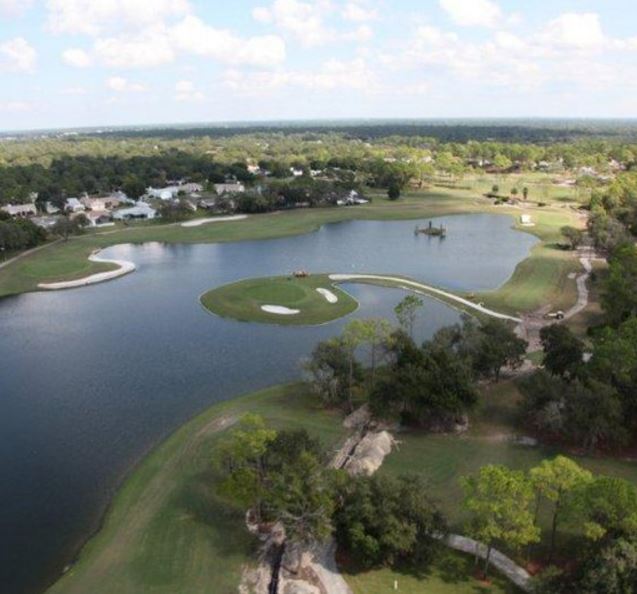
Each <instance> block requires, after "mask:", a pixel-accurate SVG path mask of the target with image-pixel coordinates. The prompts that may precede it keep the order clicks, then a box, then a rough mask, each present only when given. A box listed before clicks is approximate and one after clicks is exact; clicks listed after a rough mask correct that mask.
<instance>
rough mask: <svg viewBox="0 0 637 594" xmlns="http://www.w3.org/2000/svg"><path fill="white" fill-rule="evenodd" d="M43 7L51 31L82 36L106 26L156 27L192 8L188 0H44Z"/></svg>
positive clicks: (97, 33)
mask: <svg viewBox="0 0 637 594" xmlns="http://www.w3.org/2000/svg"><path fill="white" fill-rule="evenodd" d="M46 7H47V9H48V13H49V19H48V21H49V27H50V28H51V30H53V31H54V32H56V33H70V34H84V35H99V34H100V33H102V32H103V31H104V30H105V29H107V28H108V27H109V26H115V27H118V28H120V29H122V28H127V27H133V28H143V27H150V26H155V25H158V24H162V23H163V22H164V21H165V20H166V19H168V18H180V17H183V16H185V15H187V14H189V13H190V11H191V8H190V4H189V2H188V1H187V0H47V3H46Z"/></svg>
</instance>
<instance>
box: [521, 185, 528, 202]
mask: <svg viewBox="0 0 637 594" xmlns="http://www.w3.org/2000/svg"><path fill="white" fill-rule="evenodd" d="M522 196H523V197H524V199H525V200H527V199H528V198H529V189H528V188H527V187H526V186H524V187H523V188H522Z"/></svg>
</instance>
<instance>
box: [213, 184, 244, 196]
mask: <svg viewBox="0 0 637 594" xmlns="http://www.w3.org/2000/svg"><path fill="white" fill-rule="evenodd" d="M245 191H246V187H245V186H244V185H243V184H242V183H241V182H226V183H223V184H215V192H217V194H219V195H221V194H226V193H228V194H242V193H243V192H245Z"/></svg>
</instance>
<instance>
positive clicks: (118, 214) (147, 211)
mask: <svg viewBox="0 0 637 594" xmlns="http://www.w3.org/2000/svg"><path fill="white" fill-rule="evenodd" d="M156 216H157V211H156V210H155V209H154V208H152V207H151V206H149V205H148V204H146V202H138V203H137V204H136V205H135V206H132V207H131V208H122V209H120V210H116V211H115V212H114V213H113V219H114V220H116V221H130V220H133V219H149V220H150V219H154V218H155V217H156Z"/></svg>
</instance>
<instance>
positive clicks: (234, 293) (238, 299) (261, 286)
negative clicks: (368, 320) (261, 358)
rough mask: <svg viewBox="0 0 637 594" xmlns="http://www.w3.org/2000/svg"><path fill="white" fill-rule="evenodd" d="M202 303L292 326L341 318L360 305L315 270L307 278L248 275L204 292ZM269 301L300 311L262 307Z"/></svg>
mask: <svg viewBox="0 0 637 594" xmlns="http://www.w3.org/2000/svg"><path fill="white" fill-rule="evenodd" d="M317 289H327V290H329V291H331V292H332V293H333V294H334V295H335V296H336V297H337V298H338V301H337V302H336V303H330V302H329V301H328V300H327V299H326V298H325V297H324V296H323V295H321V294H320V293H319V292H318V291H317ZM201 303H202V305H203V306H204V307H205V308H206V309H207V310H209V311H210V312H212V313H214V314H216V315H219V316H223V317H228V318H234V319H236V320H240V321H244V322H261V323H266V324H281V325H289V326H298V325H311V324H324V323H326V322H331V321H332V320H336V319H338V318H342V317H343V316H346V315H347V314H349V313H351V312H353V311H354V310H355V309H356V308H357V307H358V303H357V302H356V300H355V299H353V298H352V297H350V296H349V295H348V294H347V293H345V292H344V291H342V290H341V289H339V288H338V287H335V286H333V284H332V282H331V281H330V279H329V278H328V277H327V275H325V274H312V275H310V276H308V277H305V278H295V277H285V276H276V277H267V278H254V279H247V280H243V281H239V282H237V283H231V284H229V285H223V286H222V287H218V288H216V289H212V290H211V291H208V292H206V293H204V294H203V295H202V296H201ZM267 305H276V306H283V307H287V308H288V309H291V310H296V311H298V312H299V313H297V314H295V315H277V314H273V313H268V312H267V311H263V310H262V309H261V308H262V306H267Z"/></svg>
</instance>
